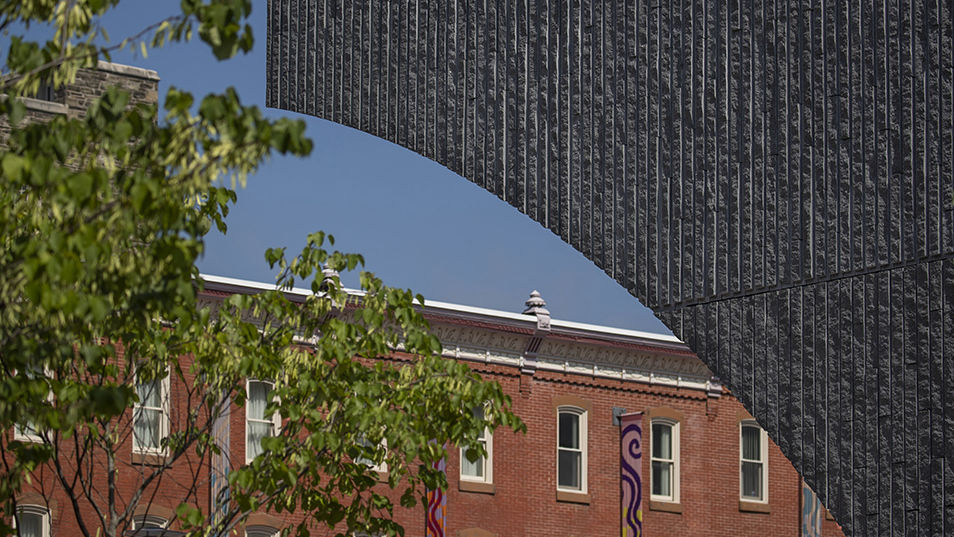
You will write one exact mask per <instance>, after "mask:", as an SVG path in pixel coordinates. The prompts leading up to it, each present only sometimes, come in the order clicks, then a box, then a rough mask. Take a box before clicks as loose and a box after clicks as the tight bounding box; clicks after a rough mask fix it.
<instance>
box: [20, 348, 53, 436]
mask: <svg viewBox="0 0 954 537" xmlns="http://www.w3.org/2000/svg"><path fill="white" fill-rule="evenodd" d="M16 374H17V372H16V371H14V375H16ZM43 374H44V375H46V376H47V377H48V378H49V377H52V376H53V372H52V371H51V370H50V368H49V367H47V366H43ZM46 401H47V402H48V403H50V404H52V403H53V391H52V390H49V391H48V392H47V394H46ZM29 429H30V424H29V423H26V424H20V423H16V424H14V425H13V439H14V440H19V441H21V442H33V443H36V444H42V443H43V442H44V440H43V437H42V436H41V435H40V433H39V431H36V430H34V431H32V432H31V431H30V430H29Z"/></svg>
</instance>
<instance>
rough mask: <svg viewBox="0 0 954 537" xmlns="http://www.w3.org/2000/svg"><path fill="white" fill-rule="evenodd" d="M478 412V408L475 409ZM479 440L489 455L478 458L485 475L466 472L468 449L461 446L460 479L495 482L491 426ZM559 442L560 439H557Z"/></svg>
mask: <svg viewBox="0 0 954 537" xmlns="http://www.w3.org/2000/svg"><path fill="white" fill-rule="evenodd" d="M475 413H476V410H475ZM477 441H478V442H480V443H481V444H483V445H484V451H486V452H487V455H486V456H484V457H480V458H479V459H477V460H478V461H479V462H480V463H481V464H482V465H483V470H484V471H483V474H484V475H483V476H481V477H478V476H475V475H468V474H465V473H464V462H465V461H466V460H467V458H466V457H467V455H466V453H467V450H466V449H465V448H460V480H461V481H469V482H471V483H493V482H494V433H493V431H491V430H490V428H488V427H485V428H484V431H483V433H481V435H480V436H479V437H477ZM557 442H559V439H557Z"/></svg>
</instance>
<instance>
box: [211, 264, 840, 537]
mask: <svg viewBox="0 0 954 537" xmlns="http://www.w3.org/2000/svg"><path fill="white" fill-rule="evenodd" d="M206 288H207V290H208V291H210V292H211V293H214V294H216V295H218V294H226V293H250V292H255V291H256V290H258V289H264V288H265V286H262V285H260V284H255V283H251V282H244V281H239V280H232V279H228V278H216V277H208V279H207V284H206ZM534 299H536V302H535V303H534ZM205 300H206V301H208V302H209V303H214V302H215V301H217V300H219V299H218V298H216V297H214V296H211V294H210V295H209V296H207V297H206V298H205ZM527 309H528V310H531V311H530V312H529V313H527V314H518V313H510V312H503V311H495V310H488V309H483V308H474V307H468V306H461V305H455V304H445V303H440V302H428V303H427V308H426V310H425V311H426V314H427V317H428V320H429V321H430V323H431V327H432V329H433V331H434V332H435V333H436V334H437V335H438V337H439V338H440V340H441V342H442V344H443V347H444V355H445V356H446V357H448V358H453V359H458V360H464V361H467V362H468V363H469V365H470V366H471V367H472V368H473V369H474V370H475V371H478V372H479V373H480V374H481V375H483V376H484V377H485V378H487V379H492V380H494V381H496V382H498V383H500V384H501V386H503V388H504V391H505V392H506V393H508V394H509V395H510V396H511V398H512V399H513V409H514V412H515V413H516V414H517V415H518V416H520V417H521V419H523V420H524V422H525V423H526V425H527V433H526V434H515V433H513V432H510V431H503V430H501V431H498V432H497V433H496V434H492V435H490V434H488V435H486V441H487V446H488V451H489V452H490V456H489V457H488V458H487V459H485V460H481V461H477V463H468V461H466V460H463V465H462V458H461V453H460V450H455V449H451V450H450V451H449V459H448V461H447V477H448V482H449V485H450V488H449V490H448V491H447V493H446V506H445V527H444V529H445V535H448V536H461V537H485V536H492V535H497V536H500V537H504V536H518V535H541V536H543V535H567V536H590V535H593V536H595V535H622V533H621V498H620V495H621V492H620V487H621V482H620V449H621V448H620V427H619V425H618V424H617V420H616V419H614V416H618V415H619V414H623V413H637V412H641V413H642V430H643V432H642V442H641V445H642V448H643V449H642V453H643V456H642V467H641V469H642V502H641V511H642V524H643V531H644V532H645V534H646V535H740V536H745V535H751V536H762V535H769V534H772V535H792V536H798V535H802V531H803V529H802V512H801V509H802V482H801V480H800V478H799V477H798V474H797V473H796V472H795V470H794V468H793V467H792V465H791V463H790V462H789V461H788V460H787V459H786V458H785V457H784V456H783V455H782V453H781V451H780V450H779V448H778V447H777V446H776V445H775V444H774V443H773V442H772V441H771V440H769V439H768V438H767V437H766V435H765V434H764V432H762V431H761V429H759V428H758V425H757V423H755V421H754V420H753V419H752V417H751V415H749V414H748V413H747V412H746V411H745V409H744V408H743V407H742V406H741V405H740V404H739V402H738V401H737V400H736V399H735V398H734V397H733V396H732V395H731V393H729V392H728V391H726V390H725V389H724V388H723V387H722V386H721V385H720V384H719V382H718V381H717V380H716V379H714V378H712V376H711V373H710V372H709V370H708V369H707V368H706V367H705V365H704V364H702V362H701V361H699V359H698V358H696V356H695V355H694V354H693V353H692V352H691V351H690V350H689V349H688V348H687V347H686V346H685V345H683V344H682V343H681V342H679V341H678V340H676V339H675V338H673V337H672V336H665V335H659V334H649V333H642V332H636V331H631V330H621V329H615V328H608V327H603V326H594V325H587V324H580V323H573V322H564V321H559V320H552V319H550V316H549V313H548V312H547V311H546V308H545V304H544V303H543V301H542V300H540V299H539V298H537V297H531V300H528V308H527ZM561 416H570V417H569V418H563V421H564V422H565V423H564V424H563V430H564V433H565V434H564V436H570V437H573V436H575V437H576V442H574V441H573V440H574V439H573V438H561V439H558V432H559V431H560V430H561V424H560V420H561ZM574 423H575V424H576V426H575V427H574V426H573V425H574ZM654 426H655V427H654ZM244 427H245V422H244V415H242V413H240V412H236V413H235V414H234V415H233V418H232V420H231V423H230V431H231V432H230V440H229V442H230V445H231V446H234V451H233V457H236V458H237V459H238V460H244V457H245V452H244V445H245V432H244ZM574 429H575V430H574ZM654 430H655V432H656V433H657V434H656V436H658V437H662V440H657V450H656V451H655V452H653V451H652V448H651V446H653V441H654V435H653V431H654ZM743 433H744V434H745V435H746V437H745V438H743ZM743 449H746V450H747V451H748V453H745V455H746V457H745V460H744V461H743V460H742V458H741V457H742V455H743ZM560 453H563V457H564V458H563V459H561V463H563V465H564V468H563V473H562V474H561V471H560V469H559V468H558V463H557V459H558V457H559V456H560V455H559V454H560ZM576 461H579V464H578V466H577V463H576ZM654 463H655V466H656V467H657V472H656V473H655V474H654V473H653V471H652V467H653V465H654ZM462 466H463V468H462ZM743 466H744V467H745V469H743ZM561 475H562V476H563V477H562V478H561V477H560V476H561ZM744 479H747V482H746V483H743V480H744ZM654 487H655V488H654ZM822 511H823V510H822ZM820 514H821V516H820V517H819V520H820V522H819V526H820V530H821V533H819V535H825V536H834V535H841V531H840V530H839V529H838V526H837V524H836V523H835V522H834V521H833V520H830V519H829V518H827V517H826V516H825V515H824V514H823V513H820ZM263 520H266V519H265V518H257V519H256V522H261V521H263ZM270 520H271V523H272V524H275V525H276V526H280V524H281V521H280V520H278V519H270ZM397 520H398V521H399V522H400V523H401V524H402V525H403V526H404V527H405V529H406V531H407V535H409V536H423V535H425V512H424V509H423V508H418V509H414V510H405V511H402V512H399V513H398V514H397ZM809 535H812V534H809Z"/></svg>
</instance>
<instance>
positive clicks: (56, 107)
mask: <svg viewBox="0 0 954 537" xmlns="http://www.w3.org/2000/svg"><path fill="white" fill-rule="evenodd" d="M22 100H23V104H25V105H26V107H27V109H29V110H36V111H39V112H46V113H48V114H60V115H66V113H67V112H69V110H70V109H69V107H68V106H66V105H65V104H63V103H57V102H54V101H44V100H43V99H34V98H33V97H22Z"/></svg>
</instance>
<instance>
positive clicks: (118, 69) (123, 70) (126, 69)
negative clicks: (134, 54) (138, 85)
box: [96, 60, 159, 80]
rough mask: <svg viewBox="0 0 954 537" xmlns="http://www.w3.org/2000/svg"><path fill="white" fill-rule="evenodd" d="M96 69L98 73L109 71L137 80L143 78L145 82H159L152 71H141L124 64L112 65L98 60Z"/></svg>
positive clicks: (139, 68) (141, 69)
mask: <svg viewBox="0 0 954 537" xmlns="http://www.w3.org/2000/svg"><path fill="white" fill-rule="evenodd" d="M96 68H97V69H99V70H100V71H110V72H112V73H117V74H120V75H126V76H135V77H139V78H145V79H147V80H159V73H157V72H156V71H153V70H152V69H143V68H142V67H134V66H132V65H126V64H124V63H114V62H107V61H104V60H99V61H98V62H97V63H96Z"/></svg>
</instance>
